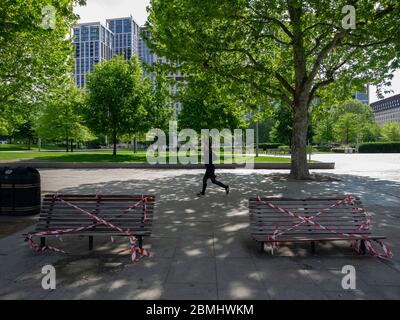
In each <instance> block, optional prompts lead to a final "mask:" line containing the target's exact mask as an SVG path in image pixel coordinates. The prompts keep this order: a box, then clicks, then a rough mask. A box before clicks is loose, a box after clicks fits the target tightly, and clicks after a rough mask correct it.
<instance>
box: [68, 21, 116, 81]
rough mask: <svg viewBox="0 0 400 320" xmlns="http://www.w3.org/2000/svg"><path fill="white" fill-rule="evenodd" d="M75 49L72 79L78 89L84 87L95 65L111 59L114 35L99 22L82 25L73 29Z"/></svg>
mask: <svg viewBox="0 0 400 320" xmlns="http://www.w3.org/2000/svg"><path fill="white" fill-rule="evenodd" d="M73 35H74V40H73V46H74V49H75V73H74V78H75V82H76V84H77V86H78V87H80V88H82V87H85V86H86V82H87V75H88V73H91V72H92V71H93V67H94V65H95V64H98V63H99V62H101V61H103V60H109V59H111V57H112V55H113V49H112V43H113V39H114V35H113V33H112V32H111V30H110V29H108V28H107V27H106V26H104V25H102V24H101V23H100V22H94V23H82V24H79V25H77V26H76V27H75V28H74V29H73Z"/></svg>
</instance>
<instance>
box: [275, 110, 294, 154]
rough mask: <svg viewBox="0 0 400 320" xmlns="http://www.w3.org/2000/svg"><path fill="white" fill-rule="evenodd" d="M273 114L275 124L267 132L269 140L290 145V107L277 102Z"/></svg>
mask: <svg viewBox="0 0 400 320" xmlns="http://www.w3.org/2000/svg"><path fill="white" fill-rule="evenodd" d="M273 114H274V115H273V117H274V119H275V125H274V126H273V128H272V130H271V131H270V133H269V138H270V140H271V141H272V142H279V143H283V144H286V145H289V146H291V145H292V135H293V128H292V125H293V112H292V110H291V108H290V107H288V106H287V105H285V104H278V106H277V107H276V109H275V110H274V113H273Z"/></svg>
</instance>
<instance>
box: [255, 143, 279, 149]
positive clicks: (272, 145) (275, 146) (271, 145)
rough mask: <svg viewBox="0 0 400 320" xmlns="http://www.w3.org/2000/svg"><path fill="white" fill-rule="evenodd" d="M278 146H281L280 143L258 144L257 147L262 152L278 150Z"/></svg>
mask: <svg viewBox="0 0 400 320" xmlns="http://www.w3.org/2000/svg"><path fill="white" fill-rule="evenodd" d="M280 145H281V144H280V143H259V144H258V146H259V147H260V148H261V149H263V150H267V149H278V148H279V146H280Z"/></svg>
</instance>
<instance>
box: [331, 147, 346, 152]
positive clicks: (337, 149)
mask: <svg viewBox="0 0 400 320" xmlns="http://www.w3.org/2000/svg"><path fill="white" fill-rule="evenodd" d="M332 152H334V153H344V148H332Z"/></svg>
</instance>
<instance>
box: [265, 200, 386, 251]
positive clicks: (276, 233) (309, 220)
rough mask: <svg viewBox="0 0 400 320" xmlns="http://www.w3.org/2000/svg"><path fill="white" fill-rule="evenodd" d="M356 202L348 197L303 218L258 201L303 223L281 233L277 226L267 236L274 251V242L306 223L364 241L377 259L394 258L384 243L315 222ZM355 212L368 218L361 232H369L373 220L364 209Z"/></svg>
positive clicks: (275, 244) (275, 245) (287, 210)
mask: <svg viewBox="0 0 400 320" xmlns="http://www.w3.org/2000/svg"><path fill="white" fill-rule="evenodd" d="M354 200H355V199H354V197H353V196H351V195H348V196H346V197H345V198H344V199H343V200H339V201H337V202H336V203H334V204H333V205H331V206H330V207H328V208H325V209H323V210H321V211H320V212H318V213H316V214H315V215H313V216H311V217H303V216H301V215H299V214H297V213H294V212H292V211H290V210H289V209H286V208H282V207H280V206H277V205H275V204H273V203H270V202H267V201H262V200H261V198H260V197H259V196H257V201H259V202H260V201H261V202H263V203H264V204H265V205H267V206H268V207H270V208H272V209H274V210H275V211H277V212H281V213H284V214H287V215H289V216H291V217H293V218H294V219H299V220H300V221H301V222H299V223H297V224H295V225H293V226H292V227H289V228H287V229H285V230H282V231H280V230H279V228H278V226H276V229H275V231H274V233H273V234H272V235H268V236H267V240H268V241H269V242H271V245H272V248H273V249H274V248H276V247H277V242H276V241H274V240H276V239H277V237H279V236H282V235H283V234H285V233H287V232H289V231H291V230H293V229H295V228H297V227H298V226H300V225H302V224H304V223H309V224H311V225H313V226H314V227H316V228H317V229H322V230H325V231H328V232H330V233H335V234H338V235H341V236H343V237H347V238H349V239H351V240H357V241H364V243H365V246H366V248H367V250H368V252H369V253H370V254H372V255H373V256H375V257H378V258H392V256H393V254H392V252H391V251H390V249H389V247H388V246H387V245H385V244H384V243H383V242H382V241H379V240H377V239H369V238H368V237H366V236H364V235H360V234H355V233H343V232H339V231H336V230H334V229H332V228H330V227H325V226H323V225H321V224H320V223H317V222H314V221H313V220H314V219H316V218H317V217H319V216H320V215H322V214H323V213H324V212H326V211H329V210H331V209H332V208H334V207H337V206H339V205H341V204H343V203H347V204H351V205H353V206H356V203H355V201H354ZM354 210H357V211H358V212H359V213H361V214H363V215H364V216H365V217H366V221H365V222H363V223H362V224H361V225H360V227H359V230H360V231H365V230H368V229H369V228H370V225H371V220H370V218H369V215H368V212H367V210H365V209H362V208H358V207H355V208H354ZM371 241H374V242H376V243H378V244H379V245H380V247H381V248H382V250H383V252H384V254H381V253H379V252H377V251H376V250H375V249H374V248H373V247H372V243H371Z"/></svg>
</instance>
